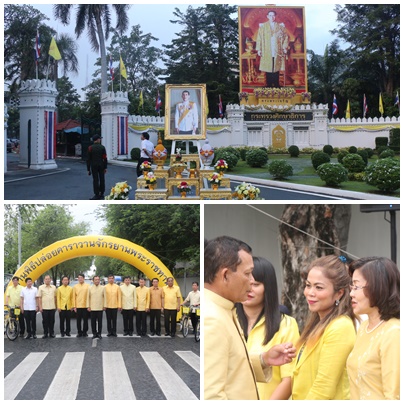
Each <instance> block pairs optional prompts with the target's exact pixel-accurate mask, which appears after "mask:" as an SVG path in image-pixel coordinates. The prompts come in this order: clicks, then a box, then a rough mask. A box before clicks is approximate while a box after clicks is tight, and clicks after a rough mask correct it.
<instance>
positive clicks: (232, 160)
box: [214, 149, 239, 170]
mask: <svg viewBox="0 0 404 404" xmlns="http://www.w3.org/2000/svg"><path fill="white" fill-rule="evenodd" d="M220 159H223V160H226V163H227V165H228V166H229V170H231V169H233V168H234V167H236V165H237V163H238V160H239V158H238V157H237V156H236V155H235V154H233V153H231V152H229V151H227V150H224V149H219V150H217V151H215V160H214V163H215V164H216V162H217V161H218V160H220Z"/></svg>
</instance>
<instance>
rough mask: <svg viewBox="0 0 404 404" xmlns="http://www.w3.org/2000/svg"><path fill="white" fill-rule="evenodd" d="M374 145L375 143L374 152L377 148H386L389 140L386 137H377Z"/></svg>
mask: <svg viewBox="0 0 404 404" xmlns="http://www.w3.org/2000/svg"><path fill="white" fill-rule="evenodd" d="M375 143H376V150H377V149H378V148H379V147H382V146H387V145H388V143H389V138H388V137H377V138H375Z"/></svg>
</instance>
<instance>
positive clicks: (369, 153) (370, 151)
mask: <svg viewBox="0 0 404 404" xmlns="http://www.w3.org/2000/svg"><path fill="white" fill-rule="evenodd" d="M365 150H366V152H367V154H368V159H371V158H372V156H373V154H374V151H373V149H371V148H370V147H367V148H366V149H365Z"/></svg>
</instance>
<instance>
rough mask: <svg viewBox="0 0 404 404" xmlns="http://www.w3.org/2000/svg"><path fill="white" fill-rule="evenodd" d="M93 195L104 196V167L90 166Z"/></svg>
mask: <svg viewBox="0 0 404 404" xmlns="http://www.w3.org/2000/svg"><path fill="white" fill-rule="evenodd" d="M91 173H92V175H93V190H94V195H104V193H105V173H104V166H92V167H91Z"/></svg>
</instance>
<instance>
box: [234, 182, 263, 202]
mask: <svg viewBox="0 0 404 404" xmlns="http://www.w3.org/2000/svg"><path fill="white" fill-rule="evenodd" d="M260 192H261V191H260V189H259V188H258V187H255V186H254V185H251V184H247V183H245V182H243V183H241V184H240V185H238V186H237V187H236V189H235V192H234V194H233V195H234V196H235V197H237V198H238V199H247V200H252V199H258V196H259V194H260Z"/></svg>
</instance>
